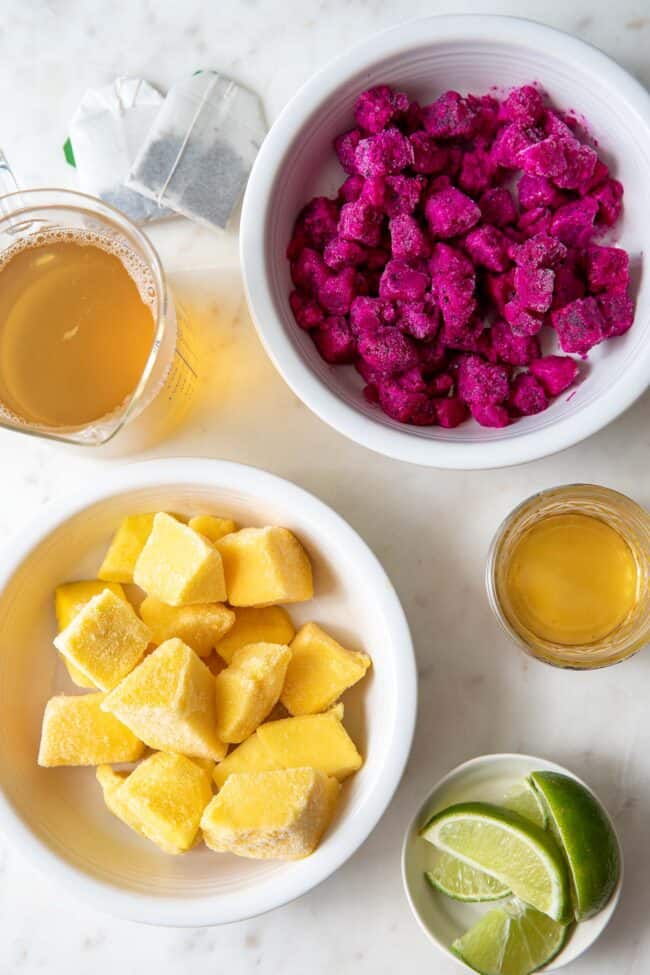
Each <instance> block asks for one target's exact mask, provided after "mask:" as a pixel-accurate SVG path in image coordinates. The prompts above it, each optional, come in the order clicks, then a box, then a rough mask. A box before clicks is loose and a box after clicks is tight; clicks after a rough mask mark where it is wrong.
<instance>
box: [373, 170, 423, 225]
mask: <svg viewBox="0 0 650 975" xmlns="http://www.w3.org/2000/svg"><path fill="white" fill-rule="evenodd" d="M425 183H426V180H425V179H424V178H423V177H422V176H387V177H386V187H385V193H384V202H383V204H382V205H383V208H384V212H385V213H386V214H387V216H389V217H399V216H400V214H402V213H406V214H410V213H413V211H414V210H415V208H416V206H417V205H418V203H419V201H420V196H421V194H422V190H423V188H424V185H425Z"/></svg>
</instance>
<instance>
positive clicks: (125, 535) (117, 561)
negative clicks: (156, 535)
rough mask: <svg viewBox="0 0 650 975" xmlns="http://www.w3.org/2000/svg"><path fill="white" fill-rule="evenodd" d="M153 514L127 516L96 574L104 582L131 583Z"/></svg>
mask: <svg viewBox="0 0 650 975" xmlns="http://www.w3.org/2000/svg"><path fill="white" fill-rule="evenodd" d="M153 519H154V515H153V513H150V514H146V515H129V516H128V518H125V519H124V521H123V522H122V524H121V525H120V527H119V528H118V529H117V531H116V532H115V535H114V536H113V541H112V542H111V544H110V547H109V549H108V552H107V553H106V556H105V558H104V561H103V562H102V565H101V568H100V570H99V572H98V573H97V574H98V576H99V578H100V579H103V580H104V581H105V582H133V570H134V569H135V563H136V562H137V561H138V559H139V557H140V553H141V552H142V549H143V548H144V545H145V542H146V541H147V539H148V538H149V535H150V533H151V529H152V527H153Z"/></svg>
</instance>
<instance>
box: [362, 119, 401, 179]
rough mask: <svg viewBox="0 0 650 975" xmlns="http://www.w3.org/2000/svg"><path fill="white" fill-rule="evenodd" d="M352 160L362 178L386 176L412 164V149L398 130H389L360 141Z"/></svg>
mask: <svg viewBox="0 0 650 975" xmlns="http://www.w3.org/2000/svg"><path fill="white" fill-rule="evenodd" d="M354 158H355V161H356V165H357V170H358V172H360V173H361V174H362V175H363V176H366V177H371V176H388V175H389V174H390V173H399V172H401V171H402V170H403V169H406V167H407V166H410V165H412V163H413V147H412V145H411V143H410V142H409V140H408V139H407V138H406V136H405V135H402V133H401V132H400V130H399V129H395V128H389V129H384V130H383V131H382V132H378V133H377V135H371V136H368V138H367V139H362V140H361V142H360V143H359V145H358V146H357V148H356V152H355V154H354Z"/></svg>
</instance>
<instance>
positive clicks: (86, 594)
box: [54, 579, 126, 689]
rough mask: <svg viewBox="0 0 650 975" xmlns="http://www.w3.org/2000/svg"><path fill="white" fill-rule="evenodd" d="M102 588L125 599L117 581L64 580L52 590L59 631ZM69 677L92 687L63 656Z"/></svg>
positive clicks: (83, 685) (81, 685)
mask: <svg viewBox="0 0 650 975" xmlns="http://www.w3.org/2000/svg"><path fill="white" fill-rule="evenodd" d="M104 589H110V590H111V592H114V593H115V595H116V596H119V597H120V599H124V600H126V596H125V595H124V590H123V589H122V587H121V585H120V584H119V582H103V581H102V580H101V579H84V580H82V581H80V582H65V583H64V584H63V585H62V586H57V588H56V590H55V592H54V608H55V612H56V621H57V624H58V627H59V631H61V630H65V628H66V626H67V625H68V624H69V623H71V622H72V620H73V619H74V618H75V616H76V615H77V613H78V612H79V610H80V609H83V607H84V606H85V605H86V603H87V602H89V600H91V599H92V598H93V596H97V595H99V593H100V592H103V591H104ZM63 661H64V663H65V665H66V668H67V671H68V673H69V674H70V679H71V680H72V681H74V683H75V684H76V685H77V687H92V688H93V689H94V688H95V684H93V682H92V681H91V680H90V678H89V677H86V675H85V674H84V673H83V672H82V671H81V670H79V669H78V668H77V667H75V665H74V664H73V663H72V662H71V661H70V660H68V659H67V658H66V657H64V658H63Z"/></svg>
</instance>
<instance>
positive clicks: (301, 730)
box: [257, 711, 363, 781]
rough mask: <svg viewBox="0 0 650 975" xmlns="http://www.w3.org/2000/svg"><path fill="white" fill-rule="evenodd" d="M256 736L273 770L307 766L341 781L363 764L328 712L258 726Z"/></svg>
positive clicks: (352, 743)
mask: <svg viewBox="0 0 650 975" xmlns="http://www.w3.org/2000/svg"><path fill="white" fill-rule="evenodd" d="M257 736H258V738H259V739H260V743H261V744H262V745H263V746H264V748H265V749H266V750H267V751H268V752H269V754H270V756H271V758H272V760H273V762H274V763H275V765H276V767H277V768H301V767H303V766H309V767H311V768H317V769H320V770H321V771H322V772H324V773H325V774H326V775H335V776H336V778H337V779H339V780H340V781H343V779H346V778H347V777H348V775H352V773H353V772H356V771H357V769H359V768H361V765H362V764H363V759H362V758H361V755H360V754H359V752H358V751H357V748H356V746H355V744H354V742H353V741H352V739H351V738H350V736H349V735H348V733H347V731H346V730H345V728H344V727H343V725H342V724H341V722H340V720H339V718H338V716H337V714H336V713H335V712H332V711H328V712H326V713H325V714H306V715H302V716H301V717H298V718H284V719H281V720H280V721H267V722H266V724H263V725H260V726H259V728H258V729H257Z"/></svg>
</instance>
